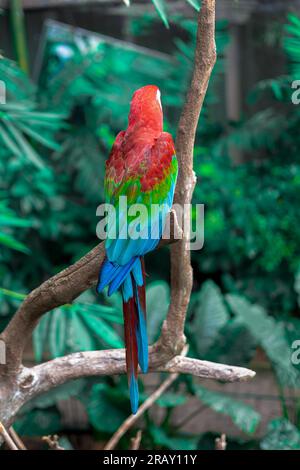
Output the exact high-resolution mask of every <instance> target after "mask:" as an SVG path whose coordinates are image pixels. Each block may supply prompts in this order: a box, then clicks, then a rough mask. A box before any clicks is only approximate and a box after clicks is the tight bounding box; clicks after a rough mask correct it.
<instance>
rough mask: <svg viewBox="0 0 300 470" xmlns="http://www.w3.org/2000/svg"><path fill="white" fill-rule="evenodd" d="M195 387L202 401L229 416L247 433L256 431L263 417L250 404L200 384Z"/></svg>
mask: <svg viewBox="0 0 300 470" xmlns="http://www.w3.org/2000/svg"><path fill="white" fill-rule="evenodd" d="M193 389H194V392H195V394H196V396H197V397H198V398H199V399H200V400H201V402H202V403H204V404H205V405H207V406H208V407H209V408H211V409H212V410H214V411H216V412H217V413H221V414H224V415H226V416H229V417H230V418H231V419H232V421H233V422H234V424H235V425H236V426H237V427H238V428H240V429H241V430H242V431H244V432H245V433H247V434H253V433H254V432H255V431H256V429H257V426H258V424H259V423H260V419H261V417H260V414H259V413H258V412H257V411H255V410H254V409H253V408H252V407H251V406H250V405H246V404H245V403H243V402H241V401H239V400H235V399H233V398H231V397H229V396H227V395H225V394H223V393H220V392H215V391H212V390H208V389H206V388H204V387H201V386H200V385H194V386H193Z"/></svg>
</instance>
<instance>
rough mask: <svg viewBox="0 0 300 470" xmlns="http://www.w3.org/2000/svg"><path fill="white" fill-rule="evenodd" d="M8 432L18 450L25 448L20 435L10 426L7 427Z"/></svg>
mask: <svg viewBox="0 0 300 470" xmlns="http://www.w3.org/2000/svg"><path fill="white" fill-rule="evenodd" d="M9 434H10V436H11V438H12V439H13V441H14V442H15V444H16V446H17V447H18V449H19V450H27V449H26V447H25V445H24V442H23V441H22V440H21V438H20V436H19V435H18V434H17V433H16V431H15V430H14V428H13V427H12V426H11V427H10V428H9Z"/></svg>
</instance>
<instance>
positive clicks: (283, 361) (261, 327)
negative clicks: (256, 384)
mask: <svg viewBox="0 0 300 470" xmlns="http://www.w3.org/2000/svg"><path fill="white" fill-rule="evenodd" d="M226 299H227V302H228V304H229V305H230V308H231V309H232V311H233V313H234V314H235V315H237V316H238V317H239V318H240V319H241V321H242V322H243V323H244V324H245V325H246V326H247V328H248V330H249V331H250V333H251V334H252V335H253V337H254V338H255V339H256V340H257V342H258V343H259V344H260V345H261V346H262V347H263V349H264V351H265V352H266V354H267V355H268V357H269V359H270V361H271V362H272V364H273V366H274V368H275V371H276V374H277V378H278V380H279V381H280V382H281V383H282V385H288V386H290V387H297V388H299V386H300V375H299V371H297V369H296V367H294V365H293V364H292V361H291V353H292V350H291V344H289V342H288V341H287V338H286V335H285V328H284V324H283V323H282V322H278V321H276V320H275V319H274V318H272V317H271V316H269V315H267V313H266V311H265V310H264V309H263V308H262V307H260V306H258V305H250V303H249V302H247V300H245V299H243V298H241V297H239V296H236V295H227V296H226Z"/></svg>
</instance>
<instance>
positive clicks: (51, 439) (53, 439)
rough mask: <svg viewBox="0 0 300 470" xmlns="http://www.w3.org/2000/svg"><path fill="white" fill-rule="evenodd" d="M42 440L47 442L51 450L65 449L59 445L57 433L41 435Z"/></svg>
mask: <svg viewBox="0 0 300 470" xmlns="http://www.w3.org/2000/svg"><path fill="white" fill-rule="evenodd" d="M42 441H44V442H46V444H48V446H49V448H50V449H52V450H66V449H64V448H63V447H62V446H61V445H59V437H58V436H57V434H54V436H43V437H42Z"/></svg>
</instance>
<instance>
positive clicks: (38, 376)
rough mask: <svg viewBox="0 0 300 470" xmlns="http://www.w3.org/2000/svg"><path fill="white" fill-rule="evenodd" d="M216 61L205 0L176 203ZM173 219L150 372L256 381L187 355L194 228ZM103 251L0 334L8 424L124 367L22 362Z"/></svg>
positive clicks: (0, 396)
mask: <svg viewBox="0 0 300 470" xmlns="http://www.w3.org/2000/svg"><path fill="white" fill-rule="evenodd" d="M215 60H216V48H215V0H203V2H202V8H201V11H200V13H199V16H198V32H197V41H196V50H195V62H194V71H193V75H192V81H191V86H190V89H189V91H188V94H187V98H186V103H185V105H184V108H183V111H182V114H181V118H180V121H179V126H178V132H177V139H176V153H177V157H178V162H179V176H178V182H177V186H176V193H175V203H177V204H180V205H181V207H183V206H184V205H185V204H190V202H191V200H192V194H193V190H194V186H195V181H196V180H195V175H194V172H193V148H194V141H195V133H196V128H197V124H198V119H199V115H200V112H201V109H202V105H203V100H204V96H205V93H206V90H207V86H208V82H209V78H210V75H211V71H212V68H213V66H214V63H215ZM188 207H189V206H188ZM184 210H185V212H187V215H189V213H188V211H189V208H187V207H184ZM170 218H171V226H172V227H173V229H174V227H175V228H176V230H175V232H177V234H178V233H179V234H180V235H181V236H182V238H181V239H180V240H179V241H178V242H177V243H174V245H173V247H172V249H171V303H170V308H169V311H168V315H167V318H166V320H165V322H164V325H163V329H162V334H161V337H160V339H159V340H158V342H157V343H156V344H155V345H154V346H152V347H151V348H150V357H149V365H150V368H149V369H150V371H163V372H170V373H172V374H178V373H185V374H186V373H188V374H193V375H196V376H198V377H205V378H214V379H218V380H224V381H234V380H246V379H249V378H252V377H253V376H254V375H255V373H254V372H252V371H250V370H248V369H244V368H240V367H233V366H228V365H222V364H215V363H211V362H207V361H199V360H196V359H190V358H186V357H183V356H182V351H183V350H184V346H185V337H184V323H185V317H186V312H187V307H188V303H189V300H190V295H191V289H192V282H193V277H192V268H191V263H190V251H189V247H188V243H189V227H184V233H183V235H182V232H181V229H180V227H178V223H177V218H176V214H175V212H174V211H171V213H170ZM173 233H174V230H171V237H169V238H168V237H167V239H162V240H161V243H160V245H159V246H162V245H165V244H168V243H173V242H174V241H176V238H174V236H173V237H172V234H173ZM177 238H178V237H177ZM104 256H105V250H104V245H103V243H100V244H99V245H98V246H96V247H95V248H94V249H93V250H91V251H90V252H89V253H88V254H87V255H85V256H84V257H83V258H81V259H80V260H79V261H77V263H75V264H74V265H72V266H70V267H68V268H67V269H65V270H63V271H62V272H61V273H59V274H57V275H56V276H53V277H52V278H51V279H49V280H48V281H46V282H44V283H43V284H42V285H41V286H39V287H38V288H36V289H35V290H34V291H32V292H31V293H30V294H29V295H28V297H27V298H26V299H25V300H24V302H23V303H22V305H21V306H20V308H19V310H18V311H17V312H16V314H15V316H14V317H13V318H12V320H11V321H10V323H9V324H8V326H7V328H6V329H5V330H4V332H3V333H2V335H0V339H1V340H3V341H4V342H5V344H6V348H7V350H6V358H7V364H6V365H4V366H3V365H0V420H1V421H2V422H3V423H4V424H5V425H8V424H11V422H12V421H13V418H14V416H15V415H16V413H17V412H18V410H19V409H20V407H21V406H23V405H24V404H25V403H26V402H27V401H28V400H30V399H31V398H33V397H35V396H36V395H38V394H40V393H43V392H46V391H48V390H50V389H51V388H53V387H55V386H58V385H61V384H63V383H65V382H67V381H68V380H72V379H76V378H79V377H83V376H92V375H93V376H95V375H112V374H121V373H124V372H125V370H126V364H125V353H124V350H121V349H120V350H108V351H91V352H81V353H74V354H70V355H68V356H65V357H60V358H57V359H54V360H52V361H48V362H46V363H44V364H40V365H37V366H35V367H32V368H26V367H23V366H22V356H23V350H24V347H25V345H26V342H27V341H28V340H29V338H30V335H31V333H32V331H33V329H34V328H35V326H36V325H37V323H38V321H39V319H40V317H41V316H42V315H43V314H44V313H46V312H48V311H49V310H52V309H53V308H55V307H58V306H60V305H64V304H67V303H71V302H72V301H73V300H74V299H75V298H76V297H78V295H80V294H81V293H82V292H83V291H85V290H86V289H88V288H90V287H92V286H94V285H95V284H96V282H97V277H98V272H99V269H100V266H101V264H102V262H103V260H104Z"/></svg>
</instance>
